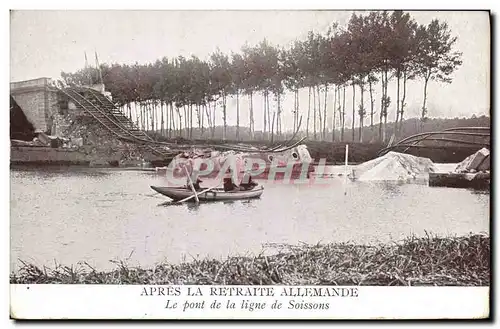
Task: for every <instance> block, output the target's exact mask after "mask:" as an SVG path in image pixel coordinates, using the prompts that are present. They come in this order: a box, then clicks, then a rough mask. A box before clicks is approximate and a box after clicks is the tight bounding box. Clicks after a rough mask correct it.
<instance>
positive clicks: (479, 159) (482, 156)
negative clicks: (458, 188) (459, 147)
mask: <svg viewBox="0 0 500 329" xmlns="http://www.w3.org/2000/svg"><path fill="white" fill-rule="evenodd" d="M489 171H490V150H488V149H487V148H482V149H480V150H479V151H477V152H476V153H474V154H472V155H470V156H468V157H467V158H465V159H464V160H463V161H462V162H460V163H459V164H458V165H457V167H456V168H455V172H457V173H477V172H489Z"/></svg>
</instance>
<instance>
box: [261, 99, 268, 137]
mask: <svg viewBox="0 0 500 329" xmlns="http://www.w3.org/2000/svg"><path fill="white" fill-rule="evenodd" d="M263 95H264V131H263V134H262V139H266V132H267V91H264V94H263Z"/></svg>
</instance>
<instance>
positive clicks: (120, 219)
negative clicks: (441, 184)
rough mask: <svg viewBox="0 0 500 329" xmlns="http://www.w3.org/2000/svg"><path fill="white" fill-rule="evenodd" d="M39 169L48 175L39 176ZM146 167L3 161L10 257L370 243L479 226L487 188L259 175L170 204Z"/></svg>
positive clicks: (70, 260)
mask: <svg viewBox="0 0 500 329" xmlns="http://www.w3.org/2000/svg"><path fill="white" fill-rule="evenodd" d="M47 175H49V177H50V179H47ZM163 182H164V178H163V177H160V176H157V175H154V174H150V173H147V174H144V173H143V172H136V171H118V170H89V169H87V171H85V170H76V171H74V172H73V171H68V170H66V171H65V172H59V173H55V172H53V171H50V173H49V174H47V172H36V171H20V170H12V171H11V221H10V223H11V264H12V265H13V266H14V265H15V264H16V263H17V259H18V258H19V259H23V260H30V261H34V262H36V263H37V264H40V265H44V264H46V265H50V264H53V261H54V259H56V260H57V261H58V262H59V263H63V264H74V263H76V262H78V261H87V262H89V264H91V265H92V266H94V267H97V268H113V267H114V265H113V264H111V263H109V260H110V259H122V260H123V259H126V258H127V257H129V255H130V253H131V251H132V250H134V252H133V254H132V255H131V256H130V257H131V258H130V263H131V264H141V265H152V264H155V263H157V262H159V261H163V260H165V259H167V260H169V261H171V262H178V261H180V260H181V259H182V257H183V255H184V256H185V255H189V254H191V255H200V257H202V258H203V257H214V258H218V259H221V258H222V259H223V258H224V257H226V256H227V255H234V254H252V253H257V254H258V253H259V252H262V245H263V244H265V243H278V244H291V245H294V244H298V243H300V242H304V243H312V244H315V243H318V242H319V241H322V242H325V243H326V242H334V241H335V242H336V241H339V242H342V241H354V242H358V243H378V242H387V241H390V240H398V239H401V238H404V237H406V236H408V235H410V234H417V235H419V234H425V231H428V232H431V233H435V234H441V235H443V234H444V235H448V234H456V235H461V234H468V233H469V232H481V231H486V232H487V231H488V229H489V200H490V197H489V194H485V193H484V192H479V193H478V192H476V191H471V190H464V189H447V188H429V187H428V186H425V185H415V184H402V185H401V184H393V183H361V182H358V183H352V182H349V183H348V186H347V187H346V190H347V195H345V194H344V189H345V188H344V181H343V179H331V181H329V182H327V183H328V184H323V185H321V186H319V185H318V186H316V185H305V184H304V185H284V184H270V183H266V182H263V184H264V185H265V191H264V194H263V195H262V197H261V198H260V199H252V200H245V201H242V200H239V201H226V202H207V203H201V204H199V205H196V204H194V203H187V204H179V205H176V204H174V203H171V202H169V201H168V198H166V197H165V198H164V197H163V196H161V195H155V194H153V193H154V192H153V191H152V190H151V189H150V188H149V186H150V185H162V184H163Z"/></svg>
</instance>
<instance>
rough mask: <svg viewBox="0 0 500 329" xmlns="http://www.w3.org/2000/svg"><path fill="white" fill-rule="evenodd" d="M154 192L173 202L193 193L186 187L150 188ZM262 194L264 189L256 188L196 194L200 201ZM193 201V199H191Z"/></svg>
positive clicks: (235, 198) (244, 197) (216, 190)
mask: <svg viewBox="0 0 500 329" xmlns="http://www.w3.org/2000/svg"><path fill="white" fill-rule="evenodd" d="M151 188H152V189H153V190H155V191H156V192H158V193H160V194H163V195H165V196H167V197H169V198H171V199H173V200H174V201H178V200H182V199H185V198H187V197H189V196H191V195H193V191H191V190H190V189H189V188H186V187H163V186H151ZM263 192H264V187H263V186H262V185H261V186H258V187H255V188H253V189H251V190H238V189H236V190H233V191H224V189H223V188H220V187H219V188H213V189H211V190H210V191H207V192H202V193H199V194H198V198H199V200H200V201H228V200H247V199H254V198H259V197H260V196H261V195H262V193H263ZM191 201H193V199H191Z"/></svg>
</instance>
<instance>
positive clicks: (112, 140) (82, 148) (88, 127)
mask: <svg viewBox="0 0 500 329" xmlns="http://www.w3.org/2000/svg"><path fill="white" fill-rule="evenodd" d="M53 122H54V124H55V127H56V129H54V130H55V135H56V136H57V138H59V139H61V140H63V141H64V142H63V144H62V145H61V147H63V148H70V149H74V150H77V151H79V152H82V153H84V154H86V155H90V156H95V157H96V158H98V157H100V156H106V157H113V158H116V159H117V160H120V161H126V160H139V159H142V156H143V150H141V146H140V145H136V144H132V143H127V142H124V141H121V140H119V139H118V138H116V136H114V135H113V134H112V133H111V132H109V131H108V130H106V129H104V128H103V127H102V126H101V125H100V124H99V123H98V122H96V121H95V120H93V119H92V118H90V117H87V116H85V115H75V114H66V115H61V114H56V115H55V116H54V121H53Z"/></svg>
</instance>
